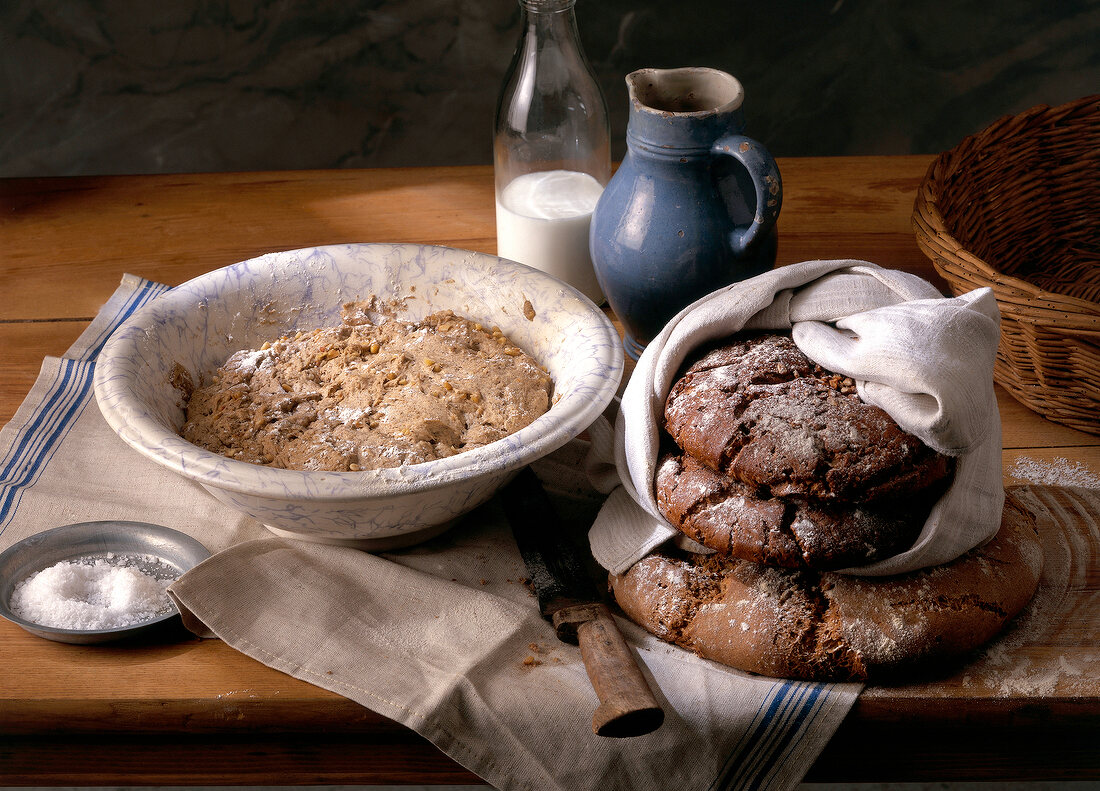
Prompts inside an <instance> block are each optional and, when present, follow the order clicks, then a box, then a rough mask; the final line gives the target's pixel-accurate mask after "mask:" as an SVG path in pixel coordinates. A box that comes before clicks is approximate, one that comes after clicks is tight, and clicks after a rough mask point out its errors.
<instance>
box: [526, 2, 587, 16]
mask: <svg viewBox="0 0 1100 791" xmlns="http://www.w3.org/2000/svg"><path fill="white" fill-rule="evenodd" d="M519 4H520V7H521V8H522V9H523V10H524V11H526V12H527V13H528V14H559V13H561V12H563V11H572V10H573V6H575V5H576V4H577V0H519Z"/></svg>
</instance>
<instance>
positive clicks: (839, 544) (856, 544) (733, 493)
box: [656, 454, 935, 570]
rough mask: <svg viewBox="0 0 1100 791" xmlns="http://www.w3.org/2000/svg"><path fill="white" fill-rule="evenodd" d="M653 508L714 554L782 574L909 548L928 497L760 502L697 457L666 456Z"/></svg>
mask: <svg viewBox="0 0 1100 791" xmlns="http://www.w3.org/2000/svg"><path fill="white" fill-rule="evenodd" d="M656 491H657V506H658V507H659V508H660V509H661V513H662V514H664V516H665V518H666V519H668V521H669V522H670V523H671V524H672V525H674V526H675V527H677V528H678V529H679V530H680V531H681V532H682V533H684V534H685V535H686V536H688V537H689V538H691V539H693V540H695V541H697V542H699V543H700V544H703V545H704V546H706V547H709V548H710V549H713V550H714V551H716V552H721V553H724V554H726V555H729V556H731V557H736V558H741V559H743V560H751V561H754V562H756V563H763V564H765V565H769V566H781V567H783V568H796V569H797V568H809V569H822V570H827V569H842V568H848V567H850V566H862V565H865V564H867V563H871V562H874V561H876V560H881V559H882V558H885V557H889V556H890V555H895V554H897V553H898V552H901V551H903V550H904V549H906V548H908V547H909V546H910V545H911V544H912V543H913V539H915V538H916V537H917V535H918V534H919V533H920V530H921V527H922V526H923V525H924V520H925V519H926V518H927V516H928V511H929V510H930V508H931V507H932V504H933V503H934V502H935V497H925V498H922V502H921V504H919V505H918V504H917V503H906V502H901V503H897V504H894V503H891V505H892V506H893V507H891V508H888V507H886V506H885V505H877V506H876V505H871V506H867V505H861V504H856V503H840V502H838V501H836V500H816V499H814V498H809V497H803V496H800V495H791V496H789V497H783V498H780V497H768V496H767V495H764V496H759V495H758V493H757V491H756V490H755V489H754V488H753V487H751V486H749V485H747V484H744V483H741V482H740V481H738V480H736V479H734V478H731V477H729V476H728V475H722V474H720V473H717V472H715V471H714V470H712V469H710V468H709V467H707V466H706V465H704V464H702V463H701V462H699V461H698V460H697V459H695V458H693V457H691V456H686V455H680V454H669V455H667V456H665V457H664V458H663V459H661V462H660V463H659V464H658V466H657V478H656Z"/></svg>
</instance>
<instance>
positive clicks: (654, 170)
mask: <svg viewBox="0 0 1100 791" xmlns="http://www.w3.org/2000/svg"><path fill="white" fill-rule="evenodd" d="M626 83H627V87H628V89H629V92H630V118H629V121H628V123H627V131H626V144H627V152H626V157H625V158H624V159H623V162H622V165H621V166H620V167H619V169H618V171H616V173H615V175H614V176H613V177H612V178H611V181H610V182H609V183H608V185H607V187H606V188H605V189H604V192H603V195H602V196H601V197H600V200H599V203H597V204H596V209H595V212H594V213H593V215H592V226H591V232H590V235H589V242H590V247H591V252H592V263H593V266H594V267H595V270H596V278H597V279H598V281H599V284H600V288H601V289H602V290H603V293H604V295H605V296H606V297H607V301H608V304H609V305H610V306H611V309H612V310H614V311H615V315H616V316H618V317H619V319H620V320H621V321H622V323H623V326H624V328H625V330H626V333H625V335H626V337H625V338H624V340H623V345H624V347H625V348H626V351H627V353H628V354H629V355H630V356H631V357H633V358H635V359H636V358H637V357H638V355H639V354H641V352H642V350H643V349H644V348H645V346H646V344H647V343H649V341H650V340H652V339H653V338H654V337H655V336H656V335H657V334H658V333H659V332H660V331H661V328H662V327H664V325H665V324H666V323H667V321H668V320H669V319H670V318H672V316H674V315H675V314H676V313H678V312H679V311H680V310H681V309H682V308H683V307H685V306H686V305H688V304H690V303H692V302H694V301H695V300H696V299H698V298H700V297H702V296H704V295H706V294H709V293H710V292H711V291H714V290H715V289H717V288H720V287H722V286H725V285H729V284H730V283H733V282H735V281H738V280H743V279H745V278H748V277H752V276H754V275H758V274H760V273H761V272H764V271H766V270H768V269H770V268H771V267H772V266H774V264H775V253H776V246H777V234H776V229H775V222H776V219H777V218H778V217H779V209H780V205H781V204H782V201H783V187H782V182H781V181H780V178H779V168H777V167H776V164H775V160H774V159H772V156H771V154H769V153H768V151H767V150H766V149H765V148H764V147H763V146H762V145H760V143H758V142H756V141H755V140H753V139H751V138H748V137H745V136H744V135H743V134H742V131H743V130H744V118H743V116H742V113H741V102H742V99H743V97H744V90H743V89H742V87H741V83H740V82H738V81H737V80H736V79H735V78H734V77H732V76H731V75H729V74H726V73H725V72H723V71H718V70H717V69H707V68H694V67H692V68H681V69H642V70H640V71H635V72H632V73H631V74H629V75H628V76H627V78H626Z"/></svg>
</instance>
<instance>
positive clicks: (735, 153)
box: [711, 135, 783, 254]
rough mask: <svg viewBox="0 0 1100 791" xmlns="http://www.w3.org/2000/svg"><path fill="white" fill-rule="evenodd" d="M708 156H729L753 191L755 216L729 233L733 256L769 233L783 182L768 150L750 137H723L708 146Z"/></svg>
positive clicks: (777, 214)
mask: <svg viewBox="0 0 1100 791" xmlns="http://www.w3.org/2000/svg"><path fill="white" fill-rule="evenodd" d="M711 153H712V154H715V155H717V156H729V157H733V158H734V159H736V160H737V161H738V162H740V163H741V165H742V167H744V168H745V170H747V171H748V172H749V176H750V177H751V178H752V183H753V186H754V187H755V188H756V216H755V217H754V218H753V221H752V222H751V223H750V224H749V225H747V226H745V227H744V228H736V229H734V231H733V232H732V233H731V234H730V240H729V241H730V247H731V248H733V252H734V253H735V254H740V253H743V252H744V251H745V248H747V247H748V246H749V245H751V244H752V243H753V242H754V241H755V240H756V239H757V238H758V237H760V236H761V235H763V234H765V233H767V232H768V231H769V230H771V228H772V226H774V225H775V221H776V220H777V219H779V209H780V208H781V207H782V205H783V180H782V179H781V178H780V176H779V167H778V166H777V165H776V164H775V160H774V159H773V158H772V155H771V154H770V153H768V149H766V148H764V146H762V145H760V143H758V142H756V141H755V140H753V139H752V138H751V137H745V136H744V135H727V136H726V137H722V138H719V139H718V140H717V141H716V142H715V143H714V145H713V146H712V147H711Z"/></svg>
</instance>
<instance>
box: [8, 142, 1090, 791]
mask: <svg viewBox="0 0 1100 791" xmlns="http://www.w3.org/2000/svg"><path fill="white" fill-rule="evenodd" d="M929 161H930V158H929V157H921V156H915V157H859V158H831V159H787V160H781V161H780V163H779V165H780V169H781V172H782V174H783V179H784V205H783V211H782V215H781V219H780V246H779V262H780V263H781V264H783V263H791V262H796V261H801V260H805V259H811V258H862V259H867V260H871V261H874V262H876V263H879V264H881V265H884V266H888V267H893V268H899V269H906V270H909V271H913V272H916V273H918V274H921V275H923V276H925V277H927V278H928V279H930V280H933V281H934V282H936V283H937V285H941V286H942V285H943V283H942V281H941V280H939V278H938V277H937V276H936V275H935V273H934V272H933V270H932V268H931V266H930V264H929V262H928V261H927V259H925V258H924V257H923V256H922V254H921V253H920V251H919V250H918V248H917V246H916V243H915V241H914V238H913V234H912V231H911V230H910V224H909V216H910V211H911V208H912V203H913V197H914V195H915V192H916V189H917V185H918V183H919V181H920V178H921V176H922V175H923V173H924V171H925V169H926V167H927V166H928V164H929ZM0 209H2V211H0V348H2V349H3V353H2V355H0V424H3V423H6V422H7V421H8V420H10V418H11V417H12V415H13V413H14V411H15V409H16V407H17V406H18V405H19V403H20V402H21V401H22V399H23V398H24V396H25V395H26V394H27V392H28V390H29V389H30V387H31V384H32V383H33V381H34V379H35V376H36V374H37V372H38V369H39V365H40V364H41V361H42V358H43V356H45V355H60V354H62V353H63V352H64V351H65V350H66V349H67V348H68V346H69V345H70V344H71V343H72V342H73V341H74V340H75V339H76V338H77V336H78V335H79V334H80V332H81V331H82V330H83V329H84V327H85V326H86V325H87V323H88V321H89V320H90V319H91V318H92V317H93V316H94V315H95V313H96V312H97V311H98V310H99V308H100V307H101V306H102V305H103V303H104V302H105V301H106V299H107V298H108V296H109V295H110V294H111V293H112V292H113V291H114V289H115V287H116V286H117V285H118V282H119V279H120V277H121V276H122V274H123V273H125V272H130V273H134V274H138V275H141V276H144V277H147V278H150V279H153V280H158V281H160V282H164V283H167V284H170V285H176V284H178V283H180V282H182V281H184V280H187V279H188V278H191V277H193V276H195V275H198V274H201V273H203V272H206V271H208V270H211V269H215V268H218V267H222V266H225V265H228V264H231V263H234V262H237V261H240V260H244V259H246V258H250V257H252V256H255V255H258V254H261V253H265V252H270V251H273V250H283V249H291V248H297V247H308V246H314V245H320V244H332V243H339V242H372V241H385V242H419V243H431V244H442V245H449V246H454V247H462V248H467V249H471V250H479V251H483V252H490V253H491V252H494V251H495V234H494V202H493V181H492V171H491V169H490V168H487V167H460V168H408V169H387V170H340V171H313V172H273V173H246V174H217V175H167V176H140V177H139V176H134V177H103V178H58V179H14V180H0ZM999 404H1000V408H1001V414H1002V420H1003V424H1004V448H1005V450H1004V465H1005V471H1006V483H1010V484H1011V483H1013V482H1014V480H1013V478H1012V476H1011V474H1010V473H1011V470H1012V469H1013V464H1014V463H1015V462H1016V460H1017V459H1018V458H1020V457H1023V458H1025V459H1028V460H1034V461H1036V462H1044V461H1045V462H1053V461H1054V460H1056V459H1068V460H1070V461H1071V462H1079V463H1081V464H1084V465H1086V466H1087V467H1088V469H1090V470H1091V471H1092V473H1093V474H1094V475H1095V474H1100V437H1096V436H1092V435H1088V434H1084V433H1081V432H1078V431H1074V430H1071V429H1068V428H1065V427H1062V426H1059V425H1057V424H1055V423H1050V422H1047V421H1045V420H1043V419H1042V418H1041V417H1039V416H1037V415H1035V414H1033V413H1031V412H1029V411H1028V410H1027V409H1025V408H1024V407H1022V406H1020V405H1019V404H1017V403H1016V402H1015V401H1013V400H1012V399H1011V398H1009V397H1008V396H1006V395H1005V394H1004V393H1003V392H999ZM1065 527H1066V526H1062V528H1065ZM1059 529H1061V528H1059ZM1081 540H1084V541H1085V542H1086V544H1088V542H1089V541H1090V539H1088V537H1086V538H1084V539H1081ZM1095 545H1096V537H1095V531H1094V534H1093V536H1092V538H1091V550H1090V551H1093V553H1092V559H1091V561H1090V565H1089V566H1088V567H1087V568H1084V569H1078V570H1077V578H1079V580H1083V582H1080V584H1076V585H1074V586H1071V588H1070V589H1069V590H1068V591H1065V592H1064V598H1063V600H1061V601H1060V603H1059V607H1058V609H1057V613H1056V620H1057V623H1056V626H1057V628H1055V629H1053V632H1052V633H1051V630H1047V633H1046V634H1045V636H1044V637H1043V639H1042V640H1041V641H1037V642H1027V641H1024V642H1023V644H1022V645H1015V646H1013V647H1012V648H1011V652H1012V653H1011V656H1012V658H1013V662H1015V664H1014V665H1013V667H1012V668H1009V667H1008V666H1007V665H1005V664H1004V663H1003V662H1002V663H1000V664H998V663H997V662H991V661H988V660H987V661H985V663H984V664H983V667H985V668H988V667H989V666H992V669H986V670H982V671H981V672H982V673H985V674H986V676H987V677H977V676H975V675H972V673H978V672H979V671H978V670H976V669H975V668H974V667H971V666H967V667H963V668H960V669H957V671H955V672H953V673H951V674H949V675H946V676H945V677H942V678H939V679H936V680H932V681H925V682H922V683H919V684H911V685H906V686H898V687H870V688H868V689H867V690H866V691H865V692H864V693H863V695H862V696H861V697H860V699H859V700H858V701H857V703H856V705H855V707H854V708H853V710H852V712H851V714H850V715H849V717H848V719H847V720H846V721H845V723H844V724H843V725H842V727H841V728H840V730H839V731H838V732H837V734H836V735H835V736H834V738H833V740H832V742H831V743H830V744H829V746H828V747H827V748H826V750H825V752H824V753H823V754H822V756H821V757H820V759H819V760H818V761H817V763H816V764H815V766H814V767H813V768H812V769H811V771H810V774H809V776H808V777H807V780H815V781H837V780H845V781H853V782H856V781H872V780H875V781H890V780H911V781H913V780H993V779H1009V778H1013V779H1044V778H1045V779H1053V778H1060V779H1083V778H1093V779H1095V778H1100V749H1098V748H1097V747H1096V745H1097V744H1098V743H1100V673H1097V672H1096V670H1097V668H1098V667H1100V665H1098V664H1097V657H1096V654H1095V652H1096V644H1097V643H1098V642H1100V612H1098V609H1100V608H1098V607H1097V602H1100V592H1098V587H1100V561H1098V560H1097V555H1096V553H1095V551H1094V550H1095ZM1086 549H1089V547H1086ZM998 668H999V670H998ZM1020 668H1025V669H1027V671H1028V672H1027V673H1020V672H1018V671H1019V670H1020ZM997 673H1000V674H1001V675H1000V676H997ZM476 782H479V781H478V778H477V777H476V776H474V775H473V774H471V773H470V772H468V771H466V770H464V769H462V768H461V767H460V766H458V765H457V764H455V763H454V762H452V761H451V760H450V759H449V758H447V757H446V756H445V755H443V754H442V753H441V752H439V751H438V750H437V749H436V748H435V747H433V746H432V745H431V744H429V743H427V742H426V741H425V740H423V739H421V738H420V737H418V736H417V735H416V734H414V733H412V732H411V731H409V730H407V729H405V728H404V727H402V726H399V725H396V724H394V723H393V722H391V721H389V720H387V719H385V718H383V717H381V716H379V715H376V714H374V713H372V712H370V711H368V710H366V709H363V708H361V707H359V706H358V705H356V704H354V703H351V702H349V701H347V700H345V699H343V698H341V697H339V696H337V695H335V694H332V693H330V692H327V691H324V690H321V689H319V688H317V687H313V686H310V685H308V684H305V683H303V682H300V681H297V680H295V679H293V678H291V677H289V676H286V675H283V674H281V673H279V672H277V671H275V670H271V669H269V668H267V667H266V666H264V665H261V664H259V663H257V662H255V661H253V660H251V659H249V658H247V657H245V656H244V655H242V654H239V653H237V652H235V651H234V650H232V649H230V648H227V647H226V646H225V645H224V644H222V643H221V642H220V641H217V640H207V641H200V640H196V639H188V638H187V637H186V636H181V638H180V639H179V640H175V641H170V642H167V643H164V644H159V645H144V646H125V647H118V646H116V647H110V646H97V647H81V646H71V645H64V644H60V643H52V642H48V641H45V640H41V639H38V638H36V637H33V636H30V635H29V634H27V633H26V632H24V631H23V630H21V629H19V628H18V627H16V626H14V625H12V624H10V623H8V622H6V621H3V622H0V786H3V785H69V784H79V785H114V784H139V785H161V784H163V785H203V784H218V785H222V784H344V783H362V784H372V783H375V784H378V783H424V784H430V783H440V784H445V783H476Z"/></svg>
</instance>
